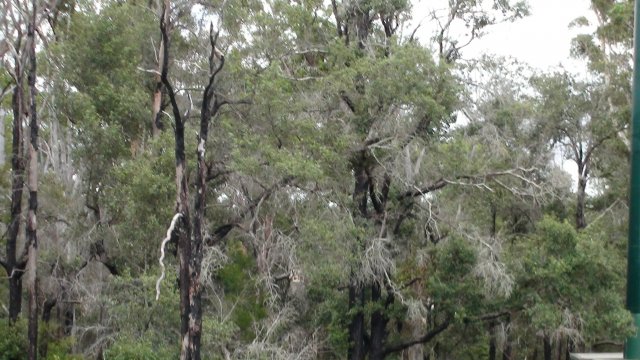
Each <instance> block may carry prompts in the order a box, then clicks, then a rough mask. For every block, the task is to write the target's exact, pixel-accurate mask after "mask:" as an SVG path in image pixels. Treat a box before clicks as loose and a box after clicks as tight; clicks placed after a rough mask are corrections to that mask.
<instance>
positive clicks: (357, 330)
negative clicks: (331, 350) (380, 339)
mask: <svg viewBox="0 0 640 360" xmlns="http://www.w3.org/2000/svg"><path fill="white" fill-rule="evenodd" d="M364 301H365V294H364V289H363V288H362V287H361V286H359V285H357V284H351V285H349V310H352V309H354V308H357V309H358V310H357V311H356V312H355V314H354V315H353V318H352V319H351V323H350V324H349V354H348V357H349V359H350V360H362V359H364V355H365V346H364V345H365V344H364V337H365V332H364V314H363V312H362V307H363V306H364Z"/></svg>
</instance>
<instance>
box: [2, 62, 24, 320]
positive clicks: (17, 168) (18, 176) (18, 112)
mask: <svg viewBox="0 0 640 360" xmlns="http://www.w3.org/2000/svg"><path fill="white" fill-rule="evenodd" d="M14 60H15V63H16V66H15V73H16V76H17V78H16V87H15V89H13V97H12V99H11V102H12V107H13V134H12V135H13V140H12V143H11V149H12V150H11V170H12V171H11V219H10V221H9V227H8V229H7V245H6V251H7V261H6V269H5V270H6V271H7V276H8V277H9V322H10V323H14V322H15V321H16V320H17V319H18V315H19V314H20V311H21V310H22V275H23V274H24V270H25V269H24V267H25V266H26V262H25V261H24V259H22V255H18V235H19V233H20V224H21V219H20V217H21V213H22V191H23V188H24V156H23V149H24V147H23V142H24V139H23V131H22V122H23V119H24V113H25V110H24V98H23V96H24V80H23V78H22V68H21V67H20V62H19V58H15V59H14Z"/></svg>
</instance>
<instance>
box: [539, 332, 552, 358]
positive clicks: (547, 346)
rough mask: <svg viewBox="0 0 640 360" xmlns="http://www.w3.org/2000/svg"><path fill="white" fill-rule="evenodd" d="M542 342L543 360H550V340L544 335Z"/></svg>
mask: <svg viewBox="0 0 640 360" xmlns="http://www.w3.org/2000/svg"><path fill="white" fill-rule="evenodd" d="M542 342H543V345H544V360H551V357H552V353H553V349H552V348H551V339H549V336H547V335H545V336H544V337H543V338H542Z"/></svg>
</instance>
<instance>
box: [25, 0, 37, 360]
mask: <svg viewBox="0 0 640 360" xmlns="http://www.w3.org/2000/svg"><path fill="white" fill-rule="evenodd" d="M37 13H38V6H37V4H36V0H33V1H32V2H31V17H30V20H29V25H28V29H27V42H28V44H29V45H28V48H27V49H28V54H29V65H30V66H29V73H28V74H29V75H28V83H29V172H28V178H27V188H28V189H29V207H28V213H27V249H28V250H27V254H28V255H27V271H28V274H29V275H28V277H27V286H28V287H29V359H30V360H35V359H37V358H38V284H37V272H38V271H37V270H38V236H37V221H36V215H37V211H38V127H39V124H38V113H37V106H36V95H37V91H36V74H37V72H36V71H37V68H36V37H35V33H36V26H37V23H36V18H37V16H36V14H37Z"/></svg>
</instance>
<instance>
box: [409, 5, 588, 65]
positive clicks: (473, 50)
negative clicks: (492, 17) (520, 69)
mask: <svg viewBox="0 0 640 360" xmlns="http://www.w3.org/2000/svg"><path fill="white" fill-rule="evenodd" d="M438 1H440V2H444V4H442V5H443V7H444V6H446V1H443V0H436V1H434V0H418V1H417V2H416V3H414V19H415V20H414V21H416V22H418V21H419V20H420V19H421V18H423V17H424V16H426V15H427V14H428V12H429V10H430V8H433V6H434V5H433V4H434V3H437V2H438ZM529 5H530V7H531V15H529V16H528V17H526V18H524V19H520V20H517V21H516V22H514V23H504V24H499V25H495V26H492V27H490V28H488V29H487V31H486V32H487V34H486V35H485V36H484V37H482V38H480V39H477V40H475V41H474V42H472V43H471V45H469V46H468V47H467V48H465V50H464V52H463V56H464V57H465V58H470V57H477V56H479V55H481V54H483V53H488V54H496V55H504V56H513V57H516V58H518V59H519V60H522V61H525V62H527V63H529V64H530V65H532V66H534V67H537V68H540V69H548V68H549V67H555V66H558V65H559V64H562V65H564V66H565V67H569V68H571V67H575V66H580V62H576V61H572V60H571V59H569V49H570V43H571V39H572V38H573V37H574V36H575V35H576V34H577V33H579V32H580V30H577V29H569V23H570V22H571V21H573V20H574V19H576V18H577V17H580V16H588V17H591V10H590V9H589V6H590V1H589V0H529ZM423 28H424V26H423ZM582 32H585V30H584V29H583V30H582ZM429 33H430V31H429V30H427V29H426V28H425V29H424V30H423V31H422V36H427V37H428V36H429ZM576 70H577V71H580V70H579V69H576Z"/></svg>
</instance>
